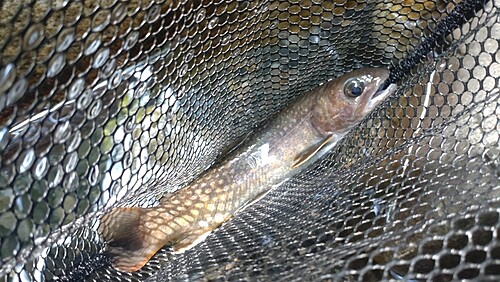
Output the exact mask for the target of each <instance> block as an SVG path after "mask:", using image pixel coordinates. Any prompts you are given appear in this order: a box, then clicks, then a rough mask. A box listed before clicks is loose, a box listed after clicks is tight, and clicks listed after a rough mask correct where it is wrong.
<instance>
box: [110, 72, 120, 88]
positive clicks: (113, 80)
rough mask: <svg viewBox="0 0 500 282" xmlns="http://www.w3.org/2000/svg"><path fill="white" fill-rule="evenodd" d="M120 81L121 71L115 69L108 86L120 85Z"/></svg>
mask: <svg viewBox="0 0 500 282" xmlns="http://www.w3.org/2000/svg"><path fill="white" fill-rule="evenodd" d="M120 82H122V73H121V70H116V71H115V72H114V73H113V75H112V76H111V79H110V85H109V88H110V89H113V88H116V87H118V85H120Z"/></svg>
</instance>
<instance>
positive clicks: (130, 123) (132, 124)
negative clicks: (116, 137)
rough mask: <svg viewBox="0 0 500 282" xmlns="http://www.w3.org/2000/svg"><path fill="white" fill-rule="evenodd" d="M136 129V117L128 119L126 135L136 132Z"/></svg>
mask: <svg viewBox="0 0 500 282" xmlns="http://www.w3.org/2000/svg"><path fill="white" fill-rule="evenodd" d="M134 128H135V116H131V117H129V118H127V121H126V122H125V126H124V129H125V132H126V133H130V132H132V131H133V130H134Z"/></svg>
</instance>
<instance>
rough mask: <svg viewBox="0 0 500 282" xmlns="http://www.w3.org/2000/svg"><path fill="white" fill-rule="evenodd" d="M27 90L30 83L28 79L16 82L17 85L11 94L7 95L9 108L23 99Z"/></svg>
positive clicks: (13, 87) (11, 90)
mask: <svg viewBox="0 0 500 282" xmlns="http://www.w3.org/2000/svg"><path fill="white" fill-rule="evenodd" d="M26 89H28V82H27V81H26V79H24V78H21V79H19V80H18V81H16V83H15V84H14V85H13V86H12V88H11V89H10V91H9V94H7V101H6V104H7V106H11V105H13V104H14V103H15V102H17V101H18V100H19V99H20V98H21V97H23V95H24V94H25V93H26Z"/></svg>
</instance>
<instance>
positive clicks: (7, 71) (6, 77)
mask: <svg viewBox="0 0 500 282" xmlns="http://www.w3.org/2000/svg"><path fill="white" fill-rule="evenodd" d="M15 79H16V67H15V66H14V64H12V63H10V64H8V65H6V66H5V67H3V68H2V69H0V93H2V92H5V91H7V89H9V88H10V87H11V86H12V84H13V83H14V80H15Z"/></svg>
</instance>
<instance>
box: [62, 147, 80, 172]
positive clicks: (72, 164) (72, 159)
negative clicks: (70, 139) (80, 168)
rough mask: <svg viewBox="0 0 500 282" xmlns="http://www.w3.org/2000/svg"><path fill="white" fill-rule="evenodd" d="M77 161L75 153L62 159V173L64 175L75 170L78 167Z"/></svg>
mask: <svg viewBox="0 0 500 282" xmlns="http://www.w3.org/2000/svg"><path fill="white" fill-rule="evenodd" d="M78 160H79V159H78V153H77V152H76V151H74V152H72V153H69V154H68V155H66V157H65V159H64V171H65V172H66V173H70V172H71V171H74V170H75V169H76V166H77V165H78Z"/></svg>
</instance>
